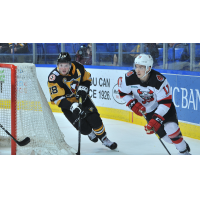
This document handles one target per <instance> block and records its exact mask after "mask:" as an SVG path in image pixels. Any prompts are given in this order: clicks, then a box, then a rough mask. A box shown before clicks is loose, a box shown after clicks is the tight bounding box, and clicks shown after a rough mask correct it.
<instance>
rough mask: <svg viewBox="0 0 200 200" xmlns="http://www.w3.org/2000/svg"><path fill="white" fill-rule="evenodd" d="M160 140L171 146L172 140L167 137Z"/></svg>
mask: <svg viewBox="0 0 200 200" xmlns="http://www.w3.org/2000/svg"><path fill="white" fill-rule="evenodd" d="M161 139H162V140H164V141H165V142H167V143H169V144H173V142H172V140H171V139H170V138H169V137H168V136H167V135H165V136H164V137H162V138H161Z"/></svg>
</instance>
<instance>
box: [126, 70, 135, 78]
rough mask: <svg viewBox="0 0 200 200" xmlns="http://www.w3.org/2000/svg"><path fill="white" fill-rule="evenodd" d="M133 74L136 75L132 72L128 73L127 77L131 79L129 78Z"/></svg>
mask: <svg viewBox="0 0 200 200" xmlns="http://www.w3.org/2000/svg"><path fill="white" fill-rule="evenodd" d="M132 74H134V72H133V71H130V72H128V73H126V76H127V77H129V76H131V75H132Z"/></svg>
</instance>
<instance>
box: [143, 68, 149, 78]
mask: <svg viewBox="0 0 200 200" xmlns="http://www.w3.org/2000/svg"><path fill="white" fill-rule="evenodd" d="M150 71H151V69H150V70H149V72H148V73H147V69H146V70H145V75H144V76H143V77H142V78H144V77H145V76H146V75H147V74H149V73H150ZM142 78H141V79H142Z"/></svg>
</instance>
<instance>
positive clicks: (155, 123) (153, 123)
mask: <svg viewBox="0 0 200 200" xmlns="http://www.w3.org/2000/svg"><path fill="white" fill-rule="evenodd" d="M164 120H165V119H164V118H163V117H162V116H160V115H158V114H154V115H153V117H152V119H151V120H150V121H149V123H148V124H147V125H146V126H145V127H146V129H147V130H152V129H154V131H155V132H157V131H158V129H159V128H160V127H161V125H163V121H164ZM146 129H145V130H146ZM147 134H152V133H147Z"/></svg>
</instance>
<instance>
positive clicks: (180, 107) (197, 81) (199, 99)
mask: <svg viewBox="0 0 200 200" xmlns="http://www.w3.org/2000/svg"><path fill="white" fill-rule="evenodd" d="M36 66H37V68H36V71H37V77H38V80H39V82H40V84H41V87H42V89H43V91H44V94H45V96H46V98H47V101H48V102H50V95H49V91H48V87H47V77H48V75H49V73H50V72H51V71H52V70H53V68H54V67H56V66H55V65H51V66H49V65H36ZM108 68H109V69H108ZM130 69H131V68H126V67H112V66H110V67H106V66H86V70H87V71H88V72H90V73H91V75H92V86H91V88H90V92H89V95H90V96H91V98H92V100H93V101H94V103H95V105H96V106H97V108H98V110H99V113H100V114H101V117H103V118H109V119H116V120H121V121H125V122H130V123H133V124H138V125H142V126H144V125H145V124H146V121H145V120H144V118H143V117H140V116H137V115H135V114H134V113H132V112H130V110H129V109H128V108H127V107H126V105H125V103H124V102H123V101H122V100H121V99H120V98H119V94H118V90H117V89H118V88H117V80H118V78H119V77H120V76H121V77H124V75H125V73H127V72H128V71H129V70H130ZM159 71H161V72H162V73H164V75H165V76H166V77H167V79H168V82H169V84H170V86H171V90H172V96H173V102H174V104H175V106H176V110H177V114H178V119H179V123H180V128H181V131H182V133H183V135H185V136H188V137H191V138H194V139H199V140H200V91H199V88H198V86H199V85H200V76H199V74H198V73H192V72H190V73H192V75H191V74H189V75H188V74H184V72H181V71H180V72H179V71H170V73H166V71H165V70H159ZM172 73H173V74H172ZM180 73H182V74H180ZM45 77H46V79H45ZM49 105H50V107H51V109H52V111H53V112H61V110H60V108H58V107H57V106H55V105H52V104H50V103H49Z"/></svg>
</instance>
